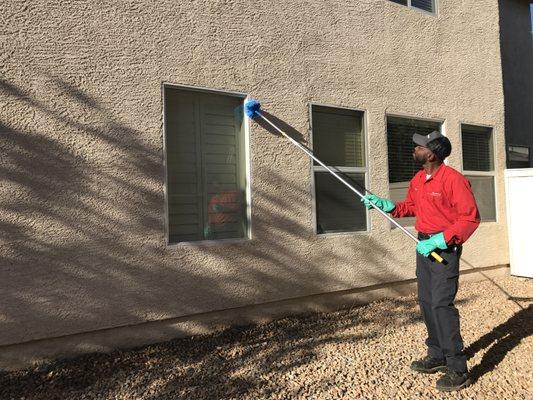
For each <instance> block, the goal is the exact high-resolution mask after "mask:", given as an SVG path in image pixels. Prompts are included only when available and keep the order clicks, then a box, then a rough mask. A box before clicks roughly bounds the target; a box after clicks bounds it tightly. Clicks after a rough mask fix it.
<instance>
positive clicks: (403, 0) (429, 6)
mask: <svg viewBox="0 0 533 400" xmlns="http://www.w3.org/2000/svg"><path fill="white" fill-rule="evenodd" d="M390 1H392V2H393V3H398V4H402V5H404V6H407V7H413V8H417V9H419V10H423V11H427V12H430V13H435V12H436V8H437V5H436V3H437V0H390Z"/></svg>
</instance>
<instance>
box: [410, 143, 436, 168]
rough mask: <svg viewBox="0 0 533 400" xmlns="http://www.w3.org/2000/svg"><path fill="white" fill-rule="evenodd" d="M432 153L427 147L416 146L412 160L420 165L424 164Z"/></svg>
mask: <svg viewBox="0 0 533 400" xmlns="http://www.w3.org/2000/svg"><path fill="white" fill-rule="evenodd" d="M432 155H433V152H432V151H431V150H430V149H428V148H427V147H424V146H416V147H415V150H414V151H413V160H415V162H417V163H418V164H420V165H424V164H425V163H426V161H428V159H429V158H430V157H431V156H432Z"/></svg>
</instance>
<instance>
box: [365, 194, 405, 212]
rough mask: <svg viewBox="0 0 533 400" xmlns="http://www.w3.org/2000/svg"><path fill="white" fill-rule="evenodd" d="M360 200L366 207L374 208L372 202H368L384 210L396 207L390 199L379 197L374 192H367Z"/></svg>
mask: <svg viewBox="0 0 533 400" xmlns="http://www.w3.org/2000/svg"><path fill="white" fill-rule="evenodd" d="M361 202H362V203H365V206H366V208H368V209H371V208H374V207H373V206H372V204H370V202H372V203H374V204H375V205H376V207H378V208H379V209H381V210H383V211H385V212H391V211H392V210H394V208H395V207H396V205H395V204H394V202H392V201H391V200H388V199H382V198H381V197H378V196H376V195H374V194H367V195H366V196H365V197H363V198H361Z"/></svg>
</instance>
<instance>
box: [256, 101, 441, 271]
mask: <svg viewBox="0 0 533 400" xmlns="http://www.w3.org/2000/svg"><path fill="white" fill-rule="evenodd" d="M255 112H256V113H257V115H259V116H260V117H261V118H263V119H264V120H265V121H266V122H267V123H268V124H269V125H270V126H272V127H273V128H274V129H275V130H277V131H278V132H279V133H281V134H282V135H283V136H284V137H286V138H287V139H289V140H290V141H291V142H292V144H294V145H295V146H296V147H298V148H299V149H300V150H302V151H303V152H304V153H306V154H307V155H308V156H309V157H311V158H312V159H313V160H315V161H316V162H317V163H318V164H320V165H321V166H322V167H324V168H325V169H326V171H328V172H329V173H330V174H331V175H333V176H334V177H335V178H337V179H338V180H339V181H340V182H341V183H343V184H344V185H345V186H346V187H347V188H348V189H350V190H351V191H352V192H354V193H355V194H356V195H357V196H359V197H360V198H364V197H365V196H364V194H362V193H361V192H359V191H358V190H357V189H356V188H354V187H353V186H352V185H350V184H349V183H348V182H347V181H346V180H345V179H344V178H343V177H342V176H340V175H339V174H337V173H336V172H335V171H333V170H332V169H331V168H330V167H328V166H327V165H326V164H324V163H323V162H322V161H320V160H319V159H318V158H316V157H315V155H314V154H313V152H312V151H311V150H310V149H309V148H307V147H306V146H304V145H302V144H301V143H298V142H297V141H296V140H295V139H293V138H292V137H290V136H289V135H287V134H286V133H285V132H283V131H282V130H281V129H279V128H278V127H277V126H276V125H274V124H273V123H272V122H271V121H270V120H269V119H268V118H267V117H265V116H264V115H263V113H261V111H258V110H257V111H255ZM367 201H368V202H369V203H370V204H372V205H373V206H374V209H375V210H377V211H378V212H379V213H380V214H381V215H383V216H384V217H385V218H387V219H388V220H389V221H390V222H391V223H392V224H394V225H395V226H396V227H397V228H398V229H400V230H401V231H402V232H403V233H405V234H406V235H407V236H409V237H410V238H411V239H413V240H414V241H415V242H416V243H418V242H420V240H418V238H417V237H416V236H415V235H413V234H412V233H411V232H409V231H408V230H407V229H405V228H404V227H403V226H401V225H400V224H399V223H398V222H396V221H395V220H394V219H393V218H392V217H391V216H390V215H388V214H387V213H386V212H385V211H383V210H382V209H381V208H379V207H378V206H376V204H374V203H373V202H372V201H370V200H368V199H367ZM431 256H432V257H433V258H434V259H435V260H437V261H438V262H440V263H442V262H443V261H444V260H443V259H442V257H441V256H439V255H438V254H437V253H436V252H434V251H433V252H431Z"/></svg>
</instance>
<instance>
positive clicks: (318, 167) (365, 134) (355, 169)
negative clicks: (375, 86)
mask: <svg viewBox="0 0 533 400" xmlns="http://www.w3.org/2000/svg"><path fill="white" fill-rule="evenodd" d="M313 106H317V107H330V108H336V109H341V110H349V111H357V112H361V113H363V118H362V120H363V124H362V128H363V140H364V147H365V149H364V150H365V151H364V157H365V167H337V166H329V165H328V167H331V168H333V170H338V171H340V172H348V173H350V172H355V173H361V174H364V176H365V179H364V182H365V188H367V187H368V185H369V179H370V178H369V175H370V174H369V162H370V161H369V156H368V155H369V154H368V122H367V114H368V113H367V110H365V109H362V108H354V107H346V106H339V105H331V104H325V103H317V102H310V103H309V104H308V112H309V147H310V148H311V150H312V151H314V148H313ZM325 171H327V170H326V169H325V168H324V167H322V166H321V165H316V166H315V165H313V160H312V159H310V175H311V188H310V189H311V208H312V210H311V214H312V224H313V233H314V234H315V236H316V237H319V238H322V237H325V238H327V237H332V236H346V235H368V234H369V233H370V231H371V222H372V221H371V218H370V215H371V214H370V212H369V210H366V212H365V218H366V230H364V231H346V232H328V233H318V231H317V222H318V220H317V213H316V184H315V172H325ZM356 189H358V188H356ZM360 192H361V193H362V192H363V191H362V190H360ZM354 200H355V201H357V195H356V194H355V193H354Z"/></svg>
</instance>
